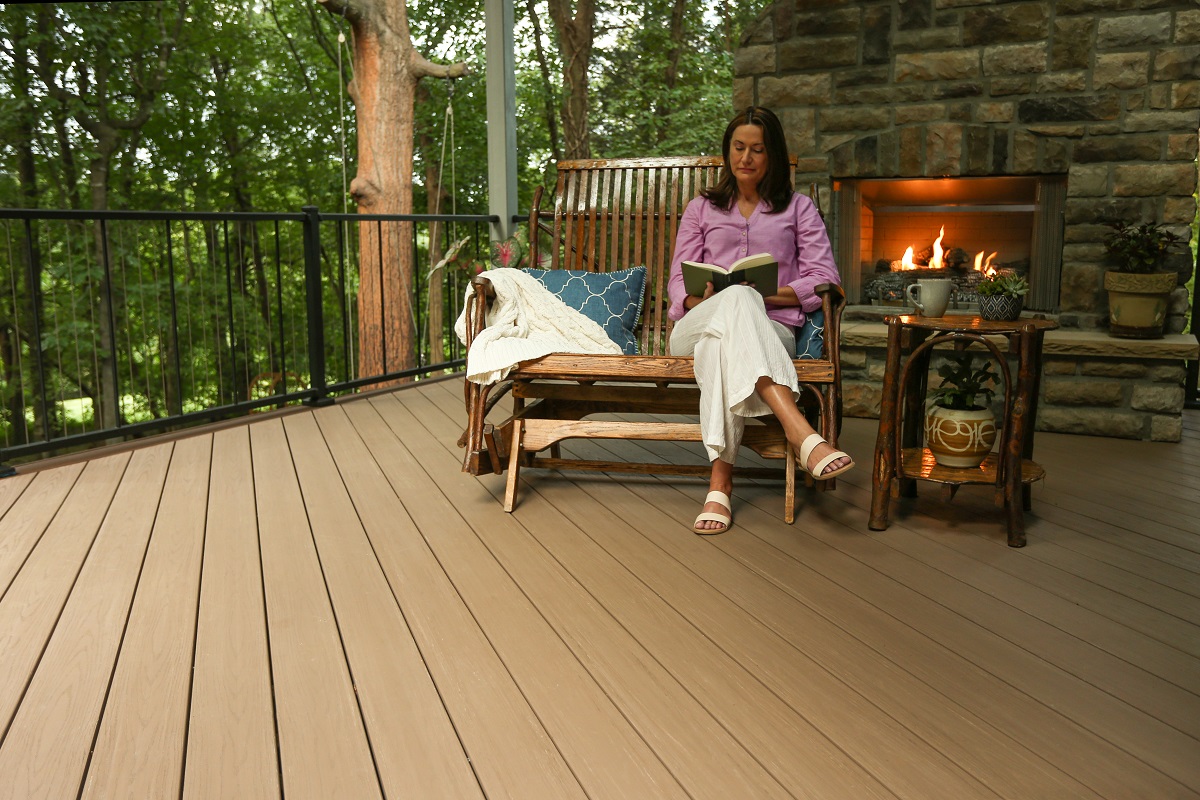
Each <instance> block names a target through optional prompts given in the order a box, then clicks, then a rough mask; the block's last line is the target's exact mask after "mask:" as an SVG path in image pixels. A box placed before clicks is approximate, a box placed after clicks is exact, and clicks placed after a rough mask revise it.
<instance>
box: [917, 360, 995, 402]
mask: <svg viewBox="0 0 1200 800" xmlns="http://www.w3.org/2000/svg"><path fill="white" fill-rule="evenodd" d="M938 375H939V376H940V377H941V379H942V382H941V383H940V384H938V386H937V388H935V389H933V390H932V391H931V392H930V393H929V399H930V400H931V401H932V402H933V403H934V404H935V405H939V406H942V407H943V408H954V409H958V410H961V411H965V410H968V409H973V408H985V407H986V405H987V404H988V403H990V402H991V400H992V398H993V397H994V396H995V394H996V390H995V388H993V387H994V386H995V384H996V379H997V375H996V373H995V372H993V371H992V361H991V359H989V358H984V359H983V366H982V367H976V366H975V358H974V356H973V355H972V354H971V353H955V354H953V355H948V356H946V363H944V364H942V365H941V366H940V367H939V368H938ZM979 398H983V402H982V403H980V402H979Z"/></svg>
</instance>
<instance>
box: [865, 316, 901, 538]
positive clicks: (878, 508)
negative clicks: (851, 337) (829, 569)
mask: <svg viewBox="0 0 1200 800" xmlns="http://www.w3.org/2000/svg"><path fill="white" fill-rule="evenodd" d="M887 341H888V344H887V362H886V366H885V367H884V372H883V396H882V398H881V399H880V403H879V436H878V438H877V439H876V441H875V472H874V474H873V475H872V476H871V516H870V518H869V520H868V521H867V527H868V528H870V529H871V530H873V531H882V530H887V527H888V524H889V523H888V510H889V507H890V505H891V502H892V478H893V477H895V475H896V471H897V467H898V465H897V463H896V457H897V453H896V418H897V412H898V410H899V409H898V403H899V394H900V388H899V381H900V320H898V319H896V318H895V317H890V318H889V319H888V339H887Z"/></svg>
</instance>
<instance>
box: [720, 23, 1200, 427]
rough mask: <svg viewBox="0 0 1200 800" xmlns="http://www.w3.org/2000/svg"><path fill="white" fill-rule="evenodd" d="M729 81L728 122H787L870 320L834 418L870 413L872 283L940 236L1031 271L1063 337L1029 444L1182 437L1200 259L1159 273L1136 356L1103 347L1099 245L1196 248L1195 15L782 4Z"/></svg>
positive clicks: (1115, 345)
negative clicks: (1162, 243)
mask: <svg viewBox="0 0 1200 800" xmlns="http://www.w3.org/2000/svg"><path fill="white" fill-rule="evenodd" d="M735 70H736V77H735V80H734V98H733V99H734V107H735V108H744V107H746V106H748V105H750V104H759V105H764V106H768V107H770V108H772V109H774V110H775V111H776V112H777V113H778V114H779V116H780V118H781V119H782V120H783V122H784V126H785V128H786V130H787V132H788V137H789V141H788V145H789V149H790V150H791V152H792V153H793V154H795V155H796V156H797V158H798V165H797V185H798V186H801V187H807V186H809V184H810V183H812V184H816V186H817V187H818V190H819V192H820V196H821V205H822V208H823V209H824V210H825V213H826V222H827V223H828V225H829V228H830V237H831V240H832V242H833V245H834V250H835V254H836V255H837V259H838V264H839V267H840V268H841V271H842V277H843V283H844V284H845V287H846V289H847V295H848V297H849V299H850V301H851V302H852V303H856V304H859V305H858V306H857V307H856V308H857V309H861V312H860V313H861V315H865V316H858V317H856V316H855V314H854V313H850V312H848V319H849V320H850V324H848V325H846V326H845V331H846V336H845V337H844V340H843V375H844V376H845V379H846V380H845V383H846V392H845V396H846V398H847V411H846V413H847V414H850V415H852V416H853V415H858V416H864V415H865V416H871V415H873V413H877V412H878V404H877V388H876V387H877V384H878V381H879V379H880V377H881V375H882V369H881V366H880V364H879V362H878V360H877V358H876V357H877V356H878V353H877V352H876V351H877V349H878V346H879V344H880V343H879V342H878V341H877V339H878V331H876V332H875V333H870V326H871V325H872V324H874V325H876V326H877V327H879V328H882V327H883V326H882V325H880V324H878V321H877V320H878V316H876V317H874V318H873V319H874V320H875V322H873V323H872V322H870V321H869V320H871V319H872V318H871V317H870V316H869V314H868V312H870V311H873V310H874V309H871V308H870V307H869V305H868V304H870V303H871V302H872V301H873V300H876V299H877V296H878V294H879V289H878V285H877V283H876V280H877V276H879V275H880V274H882V273H883V272H884V271H886V272H888V273H890V272H891V268H890V265H891V264H892V262H895V261H897V260H898V259H901V258H902V256H903V251H902V250H900V248H901V246H902V245H903V247H904V248H907V247H908V246H910V245H911V246H912V247H913V249H914V252H915V253H916V254H920V253H921V251H923V250H932V245H933V242H934V241H935V240H936V239H937V237H938V236H939V235H940V231H941V229H942V227H943V226H944V227H945V232H946V234H945V237H944V238H943V239H942V242H943V243H944V244H945V245H949V247H950V248H952V249H954V250H955V258H956V259H960V258H961V257H962V256H963V255H964V254H965V255H966V256H968V257H970V258H971V259H973V258H974V255H975V253H977V252H979V251H984V252H985V253H991V252H993V251H995V252H996V253H997V256H996V259H998V260H999V261H1001V262H1002V263H1007V264H1010V265H1011V266H1013V267H1015V268H1017V269H1023V270H1025V271H1026V272H1027V274H1028V276H1029V278H1030V280H1031V282H1032V283H1033V285H1034V289H1033V291H1032V292H1031V294H1030V296H1029V297H1028V298H1027V303H1026V306H1027V308H1028V309H1032V310H1034V311H1035V312H1038V313H1045V314H1049V315H1053V316H1054V317H1055V318H1056V319H1057V320H1058V322H1059V324H1060V325H1061V326H1062V327H1061V330H1059V331H1055V332H1052V333H1051V334H1050V335H1049V336H1048V338H1047V350H1046V353H1047V359H1046V361H1045V372H1044V376H1043V383H1042V386H1043V396H1042V412H1041V413H1040V414H1039V418H1038V427H1039V428H1042V429H1050V430H1060V431H1068V432H1078V433H1097V434H1101V435H1110V436H1124V437H1130V438H1145V439H1157V440H1168V441H1169V440H1178V438H1179V436H1180V430H1181V424H1182V423H1181V409H1182V406H1183V396H1184V389H1183V381H1184V363H1185V361H1186V360H1188V359H1195V358H1196V351H1197V348H1196V340H1195V337H1193V336H1190V335H1183V333H1182V332H1183V330H1184V325H1185V317H1186V314H1187V312H1188V308H1189V302H1190V301H1189V296H1188V292H1187V290H1186V288H1185V284H1186V283H1187V281H1188V280H1189V279H1190V277H1191V275H1192V272H1193V263H1192V258H1191V254H1190V252H1184V251H1181V252H1179V253H1178V254H1176V255H1175V256H1174V258H1173V260H1172V261H1171V262H1170V263H1169V268H1170V269H1172V270H1174V271H1176V272H1177V273H1178V276H1179V277H1178V284H1177V288H1176V290H1175V292H1174V294H1173V296H1172V299H1171V306H1170V309H1169V312H1168V318H1167V331H1168V336H1167V337H1166V339H1164V340H1157V344H1144V343H1130V342H1129V341H1128V340H1118V339H1113V338H1111V337H1108V336H1106V335H1105V333H1104V328H1105V327H1106V326H1107V312H1108V305H1107V303H1108V301H1107V295H1106V293H1105V291H1104V288H1103V273H1104V272H1105V270H1106V269H1107V265H1106V263H1105V253H1104V247H1103V241H1104V238H1105V236H1106V235H1107V233H1108V232H1109V228H1108V227H1107V223H1110V222H1116V221H1120V220H1123V221H1126V222H1130V223H1141V222H1155V223H1162V224H1164V225H1166V226H1168V227H1169V228H1170V229H1171V230H1173V231H1174V232H1176V233H1177V234H1179V235H1180V236H1181V237H1182V238H1183V239H1184V240H1185V241H1187V240H1188V239H1190V235H1191V231H1190V224H1191V222H1192V220H1194V219H1195V218H1196V199H1195V192H1196V186H1197V161H1196V158H1197V145H1198V142H1200V133H1198V131H1200V8H1198V7H1197V5H1196V3H1195V2H1194V1H1192V2H1182V1H1174V2H1173V1H1172V0H1016V1H1013V2H1006V1H1005V0H779V1H778V2H776V3H775V4H774V5H772V6H771V7H770V8H769V9H768V10H767V11H765V12H764V13H763V14H762V15H761V16H760V17H759V19H758V20H757V21H756V23H755V24H753V25H752V26H751V27H750V28H749V29H748V31H747V34H746V36H745V38H744V39H743V42H742V45H741V47H740V48H739V50H738V51H737V53H736V56H735ZM898 250H900V252H897V251H898ZM955 265H956V266H955V269H956V270H957V271H958V272H959V273H961V274H960V275H959V279H961V280H963V281H965V282H968V283H969V279H970V278H971V275H970V273H969V271H968V269H964V268H963V267H962V262H961V261H960V260H956V261H955ZM917 266H918V267H919V269H927V268H929V267H928V264H918V265H917ZM900 275H901V277H900V278H899V279H896V278H894V277H892V278H891V279H892V280H899V281H900V282H903V281H904V276H903V273H900ZM967 296H968V297H969V292H967ZM856 320H867V321H864V322H861V323H860V322H858V321H856ZM872 336H875V337H876V338H875V339H872V338H871V337H872ZM856 337H858V338H856ZM1050 337H1054V339H1053V340H1052V339H1051V338H1050ZM873 393H874V394H873Z"/></svg>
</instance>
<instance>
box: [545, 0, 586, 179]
mask: <svg viewBox="0 0 1200 800" xmlns="http://www.w3.org/2000/svg"><path fill="white" fill-rule="evenodd" d="M550 18H551V19H553V20H554V26H555V27H556V28H557V29H558V40H559V50H560V52H561V53H562V63H563V106H562V119H563V152H564V154H565V155H566V157H567V158H591V155H592V145H591V133H590V129H589V125H588V63H589V62H590V61H591V58H592V38H593V33H594V27H595V23H596V3H595V0H578V7H577V8H576V10H575V14H574V15H572V14H571V0H550Z"/></svg>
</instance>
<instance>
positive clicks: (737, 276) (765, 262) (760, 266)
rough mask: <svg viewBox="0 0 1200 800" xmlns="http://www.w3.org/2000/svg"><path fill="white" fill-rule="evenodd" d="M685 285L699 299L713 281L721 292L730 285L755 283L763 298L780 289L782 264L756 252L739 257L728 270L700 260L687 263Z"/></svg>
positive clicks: (685, 264)
mask: <svg viewBox="0 0 1200 800" xmlns="http://www.w3.org/2000/svg"><path fill="white" fill-rule="evenodd" d="M682 270H683V286H684V288H685V289H686V290H687V293H688V294H694V295H696V296H697V297H699V296H700V295H703V294H704V289H705V286H704V284H706V283H708V282H709V281H712V285H713V289H715V290H716V291H718V292H719V291H721V290H722V289H724V288H725V287H726V286H733V285H735V284H739V283H753V284H754V288H755V289H757V290H758V293H759V294H761V295H762V296H763V297H769V296H770V295H773V294H775V292H776V291H777V290H778V288H779V262H778V261H776V260H775V256H773V255H771V254H770V253H755V254H754V255H752V256H745V257H743V258H739V259H738V260H737V261H735V262H733V263H732V264H730V265H729V266H728V267H718V266H717V265H716V264H702V263H700V262H699V261H684V262H683V265H682Z"/></svg>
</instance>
